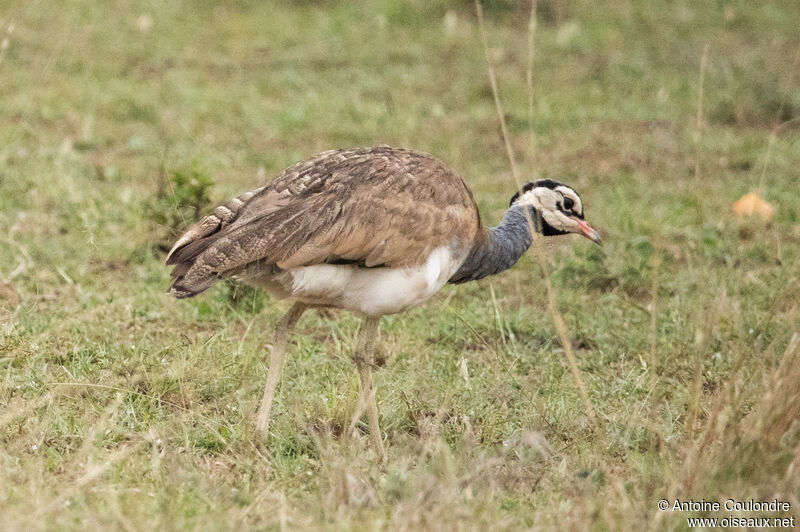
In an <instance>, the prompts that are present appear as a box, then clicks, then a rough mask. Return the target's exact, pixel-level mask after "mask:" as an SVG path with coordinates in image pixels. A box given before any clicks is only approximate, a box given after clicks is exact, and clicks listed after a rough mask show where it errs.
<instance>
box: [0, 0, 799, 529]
mask: <svg viewBox="0 0 800 532" xmlns="http://www.w3.org/2000/svg"><path fill="white" fill-rule="evenodd" d="M539 4H540V5H539V12H538V13H539V26H538V29H537V33H536V62H535V67H534V78H533V79H534V96H535V103H534V116H533V129H534V131H535V132H536V135H537V151H536V153H535V154H531V153H530V152H529V151H528V150H527V147H528V145H529V137H528V134H529V122H528V112H527V92H526V86H525V69H526V64H527V20H528V12H527V9H528V8H527V5H520V6H517V5H515V4H514V3H513V2H505V1H494V2H487V6H486V8H487V23H488V27H487V30H488V37H489V42H490V48H491V49H490V56H491V57H492V60H493V62H494V63H495V65H496V69H497V73H498V78H499V85H500V91H501V98H502V100H503V103H504V105H505V111H506V118H507V120H508V123H509V127H510V129H511V134H512V142H513V144H514V147H515V148H516V151H517V153H518V156H519V159H520V166H521V167H522V168H524V169H525V174H526V176H532V175H534V174H535V175H537V176H538V175H543V176H548V177H553V178H557V179H560V180H563V181H565V182H568V183H570V184H572V185H573V186H574V187H575V188H576V189H578V190H579V191H580V193H581V196H582V198H583V201H584V204H585V206H586V214H587V219H588V220H590V221H591V222H592V223H593V224H594V225H596V226H597V227H599V228H600V229H601V232H602V233H603V235H604V238H605V241H606V245H605V247H603V248H602V249H601V248H597V247H594V246H592V245H591V244H590V243H588V242H587V241H585V240H582V239H578V238H574V239H573V238H562V239H556V240H555V241H552V239H551V241H548V243H547V244H545V245H543V246H540V249H539V250H538V252H541V253H547V256H548V263H549V274H550V277H551V279H552V282H553V286H554V289H555V291H556V294H557V300H558V305H559V309H560V311H561V313H562V314H563V316H564V319H565V321H566V324H567V327H568V329H569V335H570V338H571V339H572V343H573V348H574V349H575V353H576V357H577V362H578V366H579V369H580V373H581V377H582V379H583V381H584V382H585V384H586V387H587V389H588V393H589V398H590V400H591V402H592V405H593V407H594V409H595V411H596V412H597V419H596V420H592V419H591V418H589V417H587V414H586V410H585V407H584V403H583V401H582V400H581V397H580V394H579V392H578V388H577V386H576V383H575V381H574V379H573V377H572V374H571V372H570V370H569V367H568V365H567V363H566V359H565V357H564V353H563V350H562V346H561V345H560V343H559V341H558V338H557V334H556V330H555V327H554V325H553V320H552V318H551V316H550V314H549V312H548V309H547V304H546V291H545V284H544V282H543V278H542V272H541V270H540V268H539V265H538V261H537V260H535V258H533V257H530V256H529V257H525V258H524V259H523V260H522V261H521V262H520V263H519V264H518V265H517V266H516V267H515V268H514V269H513V270H512V271H509V272H507V273H504V274H502V275H500V276H497V277H495V278H492V279H487V280H485V281H482V282H479V283H472V284H468V285H464V286H459V287H446V288H444V289H443V290H442V291H441V292H440V294H438V295H437V296H436V297H435V298H434V299H433V300H432V301H431V302H430V303H429V304H428V305H426V306H425V307H422V308H418V309H415V310H413V311H410V312H408V313H406V314H402V315H398V316H391V317H387V318H385V319H384V320H383V323H382V328H381V334H380V341H379V346H378V357H379V358H380V359H382V360H383V366H382V367H381V368H380V369H379V371H377V374H376V381H377V385H378V402H379V408H380V412H381V423H382V429H383V430H384V432H385V437H386V442H387V446H388V464H387V465H386V466H385V468H381V467H379V466H378V465H377V464H376V463H375V460H374V458H373V455H372V453H371V451H370V450H369V442H368V438H367V437H366V427H365V423H364V424H363V425H362V427H361V428H362V429H363V431H364V436H363V437H362V438H361V439H352V438H348V437H345V436H343V435H342V432H343V430H345V429H346V427H347V426H348V424H349V422H350V416H351V415H352V412H353V410H354V409H355V406H356V402H357V398H358V378H357V373H356V371H355V368H354V365H353V364H352V362H351V361H350V359H349V356H350V353H351V351H352V349H353V347H354V343H355V338H356V334H357V329H358V323H359V322H358V319H357V318H356V317H354V316H351V315H348V314H347V313H344V312H335V313H334V314H333V315H331V316H325V315H316V314H313V313H309V314H308V315H307V316H306V317H304V318H303V320H302V322H301V323H300V326H299V329H298V334H297V336H296V339H295V342H294V345H293V346H292V348H291V353H290V356H289V357H288V362H287V364H286V367H285V370H284V373H283V376H282V380H281V384H280V386H279V390H278V396H277V399H276V404H275V408H274V410H273V423H272V426H271V430H272V436H271V438H270V440H269V441H268V442H267V445H266V446H261V445H260V444H259V442H258V441H257V440H256V437H255V435H254V433H253V430H252V428H251V424H250V421H251V420H252V419H253V417H254V413H255V409H256V406H257V403H258V400H259V399H260V394H261V390H262V386H263V384H264V381H265V379H266V362H267V356H266V354H267V352H268V351H267V348H266V347H265V346H266V344H269V343H270V342H271V340H272V327H273V324H274V323H275V321H276V320H277V319H278V317H279V316H280V315H281V314H282V313H283V312H285V311H286V309H287V303H286V302H274V301H270V300H269V298H268V297H267V296H265V295H261V294H258V293H256V292H253V291H250V290H246V289H244V288H243V287H239V286H235V285H231V284H220V285H219V286H217V287H215V288H213V289H211V290H209V292H207V293H206V294H203V295H202V296H200V297H198V298H196V299H192V300H188V301H175V300H173V299H171V298H170V297H168V296H167V295H166V294H165V290H166V287H167V286H168V271H167V269H166V268H165V267H164V265H163V259H164V252H163V246H164V245H165V242H168V241H169V240H170V238H172V237H173V236H174V233H175V232H176V231H179V230H180V229H182V228H184V227H186V226H187V225H188V224H189V223H190V222H191V221H193V220H192V218H193V217H194V216H195V212H194V210H193V208H192V205H185V204H183V203H184V202H188V203H190V204H198V203H199V204H202V203H204V202H205V199H206V197H208V198H209V199H210V201H211V204H214V203H216V202H223V201H226V200H227V199H229V198H230V197H232V196H233V195H235V194H237V193H239V192H241V191H244V190H248V189H252V188H254V187H255V186H257V185H258V184H260V183H263V182H265V181H267V180H269V179H271V177H272V176H274V175H277V173H278V172H280V170H281V169H283V168H284V167H285V166H287V165H289V164H291V163H293V162H295V161H297V160H300V159H303V158H305V157H308V156H310V155H312V154H314V153H316V152H318V151H322V150H325V149H330V148H334V147H346V146H354V145H371V144H377V143H388V144H392V145H399V146H407V147H414V148H417V149H421V150H425V151H429V152H432V153H435V154H437V155H438V156H440V157H441V158H442V159H444V160H445V161H447V162H448V163H449V164H450V165H451V166H452V167H453V168H455V169H457V170H458V171H459V172H460V173H461V174H462V175H463V176H464V178H465V179H466V181H467V182H468V183H469V184H470V186H471V187H472V189H473V191H474V192H475V195H476V198H477V200H478V203H479V206H480V208H481V211H482V213H483V215H484V219H485V220H486V221H487V222H488V223H495V222H496V221H498V220H499V218H500V216H501V215H502V212H503V209H504V207H505V206H506V205H507V201H508V198H509V197H510V196H511V195H512V193H513V189H514V185H513V180H512V179H511V175H510V171H509V166H508V162H507V161H506V159H505V151H504V147H503V143H502V139H501V137H500V134H499V126H498V121H497V116H496V114H495V111H494V104H493V101H492V96H491V91H490V88H489V84H488V80H487V76H486V65H485V62H484V52H483V48H482V46H481V44H480V39H479V36H478V31H477V21H476V18H475V15H474V10H473V6H472V4H471V3H470V2H468V1H466V0H452V1H449V2H448V1H445V0H437V1H434V2H422V1H413V2H410V3H395V2H388V1H381V0H374V1H369V2H364V3H360V2H359V3H356V2H334V1H308V2H301V3H297V5H295V6H290V5H289V4H288V3H286V4H284V3H262V2H255V1H244V0H243V1H240V2H233V3H220V4H219V5H216V4H215V3H212V2H202V1H195V2H181V1H176V2H144V3H128V2H118V3H111V2H105V3H103V2H101V3H95V2H80V1H68V2H64V3H62V4H60V5H59V7H58V9H55V7H54V6H51V5H47V4H46V3H40V2H39V3H37V2H25V1H21V0H11V1H10V2H9V1H7V2H5V3H4V4H3V5H2V7H0V42H2V41H3V39H4V38H6V37H7V38H8V45H7V46H2V47H1V48H2V51H0V95H2V97H1V98H0V515H2V523H1V524H0V528H4V529H10V530H23V529H24V530H32V529H55V528H58V529H117V528H125V529H142V530H151V529H154V528H155V529H204V530H217V529H231V528H244V529H278V528H288V529H302V528H316V529H326V530H348V529H412V530H416V529H440V530H450V529H466V530H486V529H522V528H542V529H552V528H554V526H557V527H558V528H572V529H579V530H580V529H586V528H592V529H598V530H604V529H628V530H642V529H684V528H686V522H685V517H687V516H689V515H694V514H691V513H680V512H675V513H672V512H665V513H661V512H659V511H658V509H657V506H656V503H657V502H658V501H659V500H660V499H662V498H668V499H670V500H672V499H674V498H680V499H682V500H685V499H694V500H700V499H705V500H725V499H727V498H735V499H739V500H749V499H750V498H751V497H752V498H756V499H765V500H771V499H773V498H777V499H779V500H785V501H788V502H790V504H791V505H792V509H791V511H790V512H788V513H785V514H782V515H784V516H789V515H797V511H798V508H800V474H798V471H800V430H799V429H798V423H797V412H798V411H800V353H798V351H800V349H795V350H794V351H792V349H791V345H790V338H791V337H792V334H793V333H794V332H797V331H800V300H798V293H800V270H798V267H797V265H798V263H799V262H800V202H799V201H798V198H799V197H800V196H798V183H800V177H799V176H798V168H800V129H798V125H799V124H800V122H798V121H797V119H798V118H800V92H798V90H797V83H798V79H799V76H800V72H798V70H799V69H800V62H798V61H797V58H798V51H800V37H798V33H797V28H798V26H800V11H798V10H797V9H796V5H795V4H794V3H793V2H789V1H783V2H781V1H766V2H761V3H758V4H757V5H756V4H754V3H752V2H744V1H720V2H686V1H680V2H646V1H644V0H633V1H632V2H613V3H606V4H602V5H599V4H597V3H595V2H589V1H584V0H563V1H560V0H539ZM142 15H146V16H147V17H150V20H151V21H152V25H151V27H150V28H149V30H148V31H142V30H141V29H139V28H140V26H141V25H142V24H143V23H146V22H147V21H146V20H145V19H142V18H140V17H142ZM144 25H145V26H146V24H144ZM9 26H13V30H12V31H7V28H9ZM706 44H707V45H708V47H709V48H708V49H709V52H708V68H707V70H706V73H705V80H704V81H705V86H704V99H703V117H704V120H703V123H702V125H701V127H700V128H699V130H698V128H697V127H696V124H695V114H696V109H697V90H698V72H699V64H700V57H701V55H702V50H703V46H704V45H706ZM792 120H795V121H793V122H792ZM782 122H788V123H786V124H785V125H784V126H783V127H781V128H780V129H778V130H777V132H776V133H777V134H776V136H775V138H774V144H773V145H772V147H771V148H769V149H768V146H769V142H770V134H771V132H773V130H774V127H775V126H776V125H777V124H779V123H782ZM696 166H697V167H698V168H699V174H698V175H697V176H695V175H694V170H695V167H696ZM531 169H535V172H534V171H533V170H531ZM762 175H763V189H762V190H761V192H762V194H763V195H764V197H765V198H766V199H767V200H768V201H769V202H771V203H772V204H773V205H774V206H775V207H776V209H777V213H776V216H775V219H774V220H773V221H772V223H771V224H769V225H765V224H762V223H758V222H754V221H745V222H738V221H737V220H736V219H735V218H734V216H733V215H732V213H731V205H732V204H733V202H734V201H735V200H736V199H738V198H739V197H740V196H742V195H743V194H745V193H747V192H748V191H750V190H751V189H756V188H757V187H759V183H760V181H761V179H762ZM170 180H171V181H172V183H173V185H174V184H175V183H176V180H177V182H179V185H180V187H182V188H181V189H180V191H179V192H181V194H184V195H182V196H173V195H171V193H170V190H171V189H170V188H169V186H170ZM206 181H208V183H206ZM193 187H194V188H193ZM176 198H177V199H176ZM179 203H181V205H179ZM211 204H209V205H208V206H206V207H204V208H206V209H207V208H209V207H210V206H211ZM656 257H657V258H658V261H656V260H655V259H656ZM656 262H658V263H659V267H658V271H657V274H658V275H657V277H656V279H655V285H654V282H653V276H654V273H655V269H654V264H655V263H656ZM653 286H655V287H656V290H655V296H656V298H655V302H656V306H655V309H656V321H655V336H653V334H652V332H651V312H652V310H653V308H654V307H653V302H654V298H653V295H654V294H653ZM653 339H654V340H655V342H654V346H655V350H654V353H655V361H656V364H655V365H653V364H652V360H651V342H653ZM787 346H788V347H787ZM653 384H654V385H653ZM719 515H720V517H724V516H727V515H729V513H727V512H721V513H720V514H719ZM737 515H740V516H745V517H747V516H749V515H747V514H737ZM757 515H759V516H761V515H769V514H768V513H767V514H764V513H759V514H757ZM554 524H555V525H554Z"/></svg>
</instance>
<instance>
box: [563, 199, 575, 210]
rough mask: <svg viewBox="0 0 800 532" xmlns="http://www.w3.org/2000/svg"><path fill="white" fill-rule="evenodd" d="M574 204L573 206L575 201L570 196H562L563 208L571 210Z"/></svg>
mask: <svg viewBox="0 0 800 532" xmlns="http://www.w3.org/2000/svg"><path fill="white" fill-rule="evenodd" d="M574 206H575V202H574V201H573V200H572V198H564V209H565V210H568V211H571V210H572V208H573V207H574Z"/></svg>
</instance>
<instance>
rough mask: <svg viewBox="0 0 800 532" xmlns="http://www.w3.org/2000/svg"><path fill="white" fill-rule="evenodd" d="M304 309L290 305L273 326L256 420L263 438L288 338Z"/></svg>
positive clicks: (297, 304)
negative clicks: (272, 337) (266, 368)
mask: <svg viewBox="0 0 800 532" xmlns="http://www.w3.org/2000/svg"><path fill="white" fill-rule="evenodd" d="M306 308H307V305H306V304H305V303H295V304H294V305H292V308H290V309H289V312H287V313H286V314H285V315H284V316H283V317H282V318H281V319H280V320H279V321H278V323H277V324H276V325H275V339H274V341H273V342H272V353H271V354H270V356H269V371H268V372H267V385H266V386H265V387H264V397H263V398H262V399H261V407H260V408H259V409H258V417H257V418H256V430H257V431H258V433H259V434H260V435H261V436H262V437H263V438H266V437H267V429H268V428H269V412H270V410H271V409H272V400H273V399H274V397H275V387H276V386H277V385H278V378H279V377H280V375H281V365H282V364H283V356H284V354H285V353H286V348H287V346H288V344H289V337H290V336H291V334H292V331H294V327H295V325H297V321H298V320H299V319H300V316H302V315H303V311H305V310H306Z"/></svg>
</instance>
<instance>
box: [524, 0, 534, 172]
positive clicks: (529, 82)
mask: <svg viewBox="0 0 800 532" xmlns="http://www.w3.org/2000/svg"><path fill="white" fill-rule="evenodd" d="M535 38H536V0H531V17H530V20H529V21H528V68H527V71H526V72H525V85H526V88H527V91H528V135H529V141H530V145H529V146H528V150H529V151H530V153H528V157H530V159H531V175H536V131H535V130H534V129H533V58H534V52H535V50H536V49H535V47H534V45H535V42H536V40H535Z"/></svg>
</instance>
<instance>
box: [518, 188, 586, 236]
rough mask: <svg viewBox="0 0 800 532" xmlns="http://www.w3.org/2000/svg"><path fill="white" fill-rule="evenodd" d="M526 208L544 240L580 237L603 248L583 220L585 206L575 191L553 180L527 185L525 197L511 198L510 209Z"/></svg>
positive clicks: (523, 193) (524, 190)
mask: <svg viewBox="0 0 800 532" xmlns="http://www.w3.org/2000/svg"><path fill="white" fill-rule="evenodd" d="M515 205H518V206H527V207H528V208H529V209H530V210H531V217H532V218H533V219H534V223H535V224H536V227H537V229H539V232H541V233H542V234H543V235H545V236H552V235H565V234H567V233H577V234H579V235H583V236H585V237H586V238H588V239H589V240H591V241H592V242H594V243H595V244H602V240H601V238H600V234H599V233H598V232H597V231H595V230H594V229H592V226H591V225H589V224H588V223H586V221H584V219H583V203H581V197H580V196H579V195H578V193H577V192H575V190H574V189H573V188H572V187H570V186H567V185H564V184H562V183H559V182H558V181H553V180H552V179H539V180H536V181H531V182H528V183H525V185H524V186H523V187H522V193H521V194H520V192H519V191H518V192H516V193H515V194H514V195H513V196H512V197H511V202H510V203H509V207H513V206H515Z"/></svg>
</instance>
